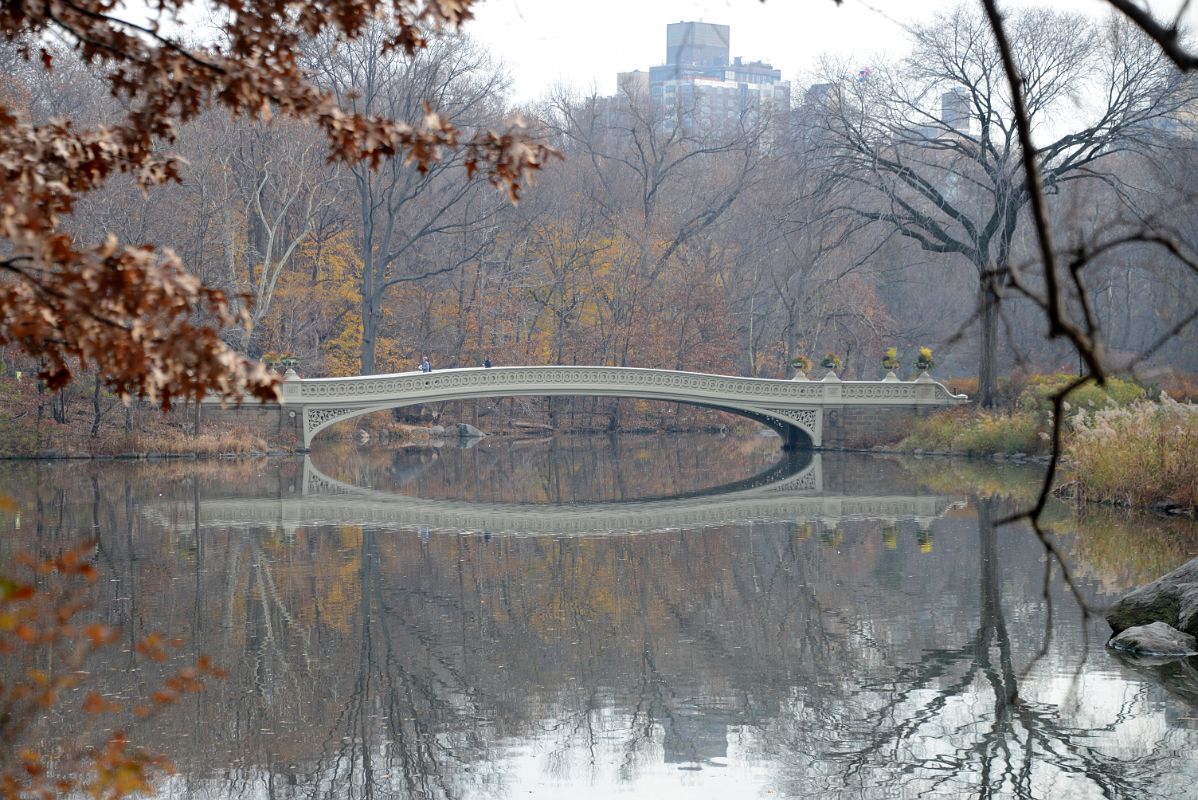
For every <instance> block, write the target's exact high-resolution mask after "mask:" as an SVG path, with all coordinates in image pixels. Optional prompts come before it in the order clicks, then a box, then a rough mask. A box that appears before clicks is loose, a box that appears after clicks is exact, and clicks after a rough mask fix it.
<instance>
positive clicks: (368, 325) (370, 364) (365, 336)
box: [360, 302, 376, 375]
mask: <svg viewBox="0 0 1198 800" xmlns="http://www.w3.org/2000/svg"><path fill="white" fill-rule="evenodd" d="M375 326H376V322H375V319H374V309H373V308H371V307H370V304H369V303H365V302H364V303H362V363H361V365H360V370H361V373H360V374H362V375H373V374H374V334H375Z"/></svg>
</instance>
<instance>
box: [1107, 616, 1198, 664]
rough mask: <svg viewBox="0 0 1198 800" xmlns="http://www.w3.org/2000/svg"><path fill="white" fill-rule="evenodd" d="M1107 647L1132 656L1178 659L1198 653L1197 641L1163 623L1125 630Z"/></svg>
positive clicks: (1137, 626)
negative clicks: (1172, 657) (1175, 657)
mask: <svg viewBox="0 0 1198 800" xmlns="http://www.w3.org/2000/svg"><path fill="white" fill-rule="evenodd" d="M1107 645H1108V646H1109V647H1112V648H1114V649H1116V650H1123V651H1124V652H1128V653H1132V654H1134V655H1146V656H1179V657H1180V656H1192V655H1194V654H1195V653H1198V640H1196V639H1194V637H1193V636H1191V635H1190V634H1188V633H1182V632H1181V631H1179V630H1177V628H1174V627H1173V626H1172V625H1167V624H1165V623H1164V622H1154V623H1152V624H1151V625H1136V626H1135V627H1132V628H1127V629H1125V630H1124V631H1123V632H1122V633H1120V634H1118V635H1117V636H1115V637H1113V638H1112V639H1111V640H1110V641H1109V642H1107Z"/></svg>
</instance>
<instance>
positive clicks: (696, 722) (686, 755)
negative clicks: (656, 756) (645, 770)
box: [662, 708, 728, 764]
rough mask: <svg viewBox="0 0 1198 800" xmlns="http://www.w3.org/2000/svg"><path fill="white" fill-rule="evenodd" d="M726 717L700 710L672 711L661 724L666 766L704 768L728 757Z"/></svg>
mask: <svg viewBox="0 0 1198 800" xmlns="http://www.w3.org/2000/svg"><path fill="white" fill-rule="evenodd" d="M725 716H726V715H724V714H720V713H719V712H715V713H712V712H710V711H704V710H702V709H695V708H679V709H675V710H674V713H673V714H671V715H670V718H669V719H668V720H663V721H662V727H663V728H664V729H665V736H664V737H663V740H662V750H664V751H665V762H666V763H667V764H688V763H695V764H703V763H707V762H710V761H712V760H714V759H717V758H727V756H728V720H727V719H725V718H724V717H725Z"/></svg>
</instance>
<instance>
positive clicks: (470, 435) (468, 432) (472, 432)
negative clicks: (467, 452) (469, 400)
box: [458, 422, 487, 439]
mask: <svg viewBox="0 0 1198 800" xmlns="http://www.w3.org/2000/svg"><path fill="white" fill-rule="evenodd" d="M486 435H487V434H485V433H483V432H482V431H480V430H479V429H478V428H476V427H474V426H473V425H471V424H470V423H469V422H459V423H458V436H461V437H462V438H464V439H481V438H482V437H484V436H486Z"/></svg>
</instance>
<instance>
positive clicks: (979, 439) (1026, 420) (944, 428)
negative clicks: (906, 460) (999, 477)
mask: <svg viewBox="0 0 1198 800" xmlns="http://www.w3.org/2000/svg"><path fill="white" fill-rule="evenodd" d="M1045 430H1047V425H1046V423H1045V422H1044V420H1043V419H1042V418H1041V417H1040V416H1039V415H1038V414H1036V413H1034V412H1031V411H1017V412H1014V413H1011V414H1004V413H990V412H986V411H979V410H977V409H973V408H960V409H953V410H952V411H947V412H944V413H941V414H935V415H933V416H930V417H926V418H924V419H921V420H919V421H918V422H916V423H915V425H914V426H913V427H912V430H911V434H910V435H909V436H908V437H907V438H906V439H904V440H903V443H902V444H901V445H900V447H901V448H902V449H903V450H907V451H913V450H925V451H929V452H934V453H961V454H964V455H992V454H996V453H1002V454H1006V455H1012V454H1014V453H1024V454H1026V455H1036V454H1040V453H1045V452H1047V451H1048V442H1047V441H1046V440H1045V439H1044V437H1042V436H1041V435H1040V434H1041V433H1043V432H1044V431H1045Z"/></svg>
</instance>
